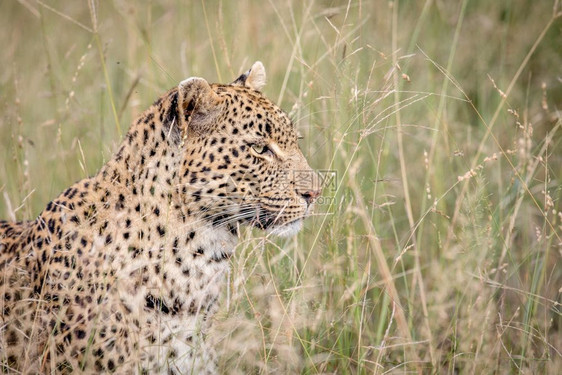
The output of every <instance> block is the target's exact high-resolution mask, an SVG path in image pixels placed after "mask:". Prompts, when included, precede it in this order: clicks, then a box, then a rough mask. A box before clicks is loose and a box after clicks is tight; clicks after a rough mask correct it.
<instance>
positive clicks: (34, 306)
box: [0, 61, 322, 374]
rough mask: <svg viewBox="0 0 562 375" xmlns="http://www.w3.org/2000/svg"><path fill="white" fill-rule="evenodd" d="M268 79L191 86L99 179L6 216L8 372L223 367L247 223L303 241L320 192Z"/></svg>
mask: <svg viewBox="0 0 562 375" xmlns="http://www.w3.org/2000/svg"><path fill="white" fill-rule="evenodd" d="M265 83H266V73H265V68H264V66H263V64H262V63H261V62H259V61H257V62H255V63H254V64H253V65H252V66H251V68H250V69H249V70H247V71H246V72H245V73H243V74H242V75H240V76H239V77H238V78H237V79H235V80H234V81H233V82H231V83H228V84H218V83H209V82H207V80H205V79H203V78H199V77H191V78H188V79H185V80H183V81H181V82H180V83H179V84H178V85H177V86H176V87H174V88H172V89H171V90H169V91H167V92H166V93H165V94H164V95H162V96H161V97H160V98H159V99H157V100H156V101H155V102H154V103H153V104H152V105H151V106H150V107H149V108H148V109H147V110H145V111H144V112H142V114H141V115H140V116H139V117H138V118H137V119H136V120H135V121H133V122H132V124H131V125H130V127H129V129H128V132H127V133H126V135H125V136H124V138H123V140H122V141H121V143H120V144H119V145H118V146H117V147H116V152H115V153H114V154H113V156H112V157H111V158H109V159H108V161H107V162H106V163H105V164H104V165H103V166H102V167H101V168H100V169H99V171H98V172H97V173H96V174H95V175H93V176H92V177H89V178H85V179H82V180H80V181H78V182H76V183H74V184H73V185H72V186H70V187H69V188H67V189H66V190H64V191H63V192H62V193H61V194H60V195H59V196H58V197H56V198H55V199H54V200H52V201H51V202H50V203H48V204H47V205H46V208H45V209H44V210H43V211H42V212H41V213H40V214H39V215H38V217H37V218H36V219H35V220H29V221H19V222H14V221H0V295H1V297H0V298H1V299H0V311H1V314H0V319H1V325H0V372H2V373H60V374H70V373H86V374H99V373H121V374H214V373H216V372H217V371H218V367H217V366H218V365H217V357H218V356H217V351H216V348H214V347H213V345H212V344H211V343H209V342H208V340H207V339H206V337H207V336H208V333H209V329H210V328H211V326H212V321H213V319H214V318H213V316H214V314H215V313H216V312H217V310H218V308H219V301H220V297H221V291H223V289H224V284H225V282H226V277H227V273H228V270H229V268H230V266H231V263H232V260H233V258H232V257H233V256H234V255H235V249H236V246H237V244H238V242H239V240H240V238H241V232H240V230H241V228H246V229H245V230H249V231H250V232H253V229H256V230H257V231H258V232H259V231H264V232H265V233H266V234H267V235H269V234H271V235H274V236H282V237H283V236H293V235H295V234H296V233H297V232H298V231H299V230H300V229H301V227H302V226H303V220H305V218H307V217H308V216H311V212H312V207H313V206H314V203H315V201H317V198H318V197H319V195H321V190H322V189H321V187H320V186H319V184H318V183H317V181H318V179H319V175H318V173H317V172H315V171H314V170H313V169H311V167H310V166H309V164H308V161H307V159H306V158H305V156H304V155H303V152H302V151H301V148H300V147H299V141H298V140H299V133H298V132H297V130H296V127H295V124H294V122H293V121H292V120H291V119H290V116H289V115H288V114H287V113H286V112H285V111H283V110H282V109H281V108H280V107H278V106H277V105H276V104H274V103H273V102H272V101H271V100H270V99H268V98H267V97H266V96H265V95H264V94H263V93H262V88H263V87H264V85H265ZM297 171H298V172H299V173H305V174H307V176H309V177H310V179H309V181H312V183H306V184H303V183H302V182H299V181H297V180H296V179H295V178H291V177H290V175H291V174H293V175H294V174H295V173H296V172H297ZM314 181H316V182H314ZM245 233H247V232H245Z"/></svg>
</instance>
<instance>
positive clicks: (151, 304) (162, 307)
mask: <svg viewBox="0 0 562 375" xmlns="http://www.w3.org/2000/svg"><path fill="white" fill-rule="evenodd" d="M145 302H146V305H145V307H146V308H147V309H151V310H156V311H161V312H163V313H164V314H169V313H170V308H169V307H168V306H166V304H165V303H164V301H162V298H155V297H154V296H153V295H152V294H150V293H149V294H147V295H146V297H145Z"/></svg>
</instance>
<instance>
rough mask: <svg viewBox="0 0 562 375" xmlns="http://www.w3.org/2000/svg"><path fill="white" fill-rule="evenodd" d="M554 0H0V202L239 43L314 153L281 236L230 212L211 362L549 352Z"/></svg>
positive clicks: (545, 363)
mask: <svg viewBox="0 0 562 375" xmlns="http://www.w3.org/2000/svg"><path fill="white" fill-rule="evenodd" d="M561 11H562V8H561V7H560V4H559V2H558V1H546V0H545V1H538V2H530V1H524V0H513V1H502V2H500V1H485V0H471V1H469V0H461V1H430V0H428V1H425V2H422V1H415V2H414V1H359V0H350V1H347V2H346V1H335V0H334V1H316V2H312V1H292V0H289V1H284V2H276V1H269V2H258V1H250V0H242V1H236V2H234V1H185V2H181V1H171V0H170V1H153V2H150V3H146V4H144V3H143V4H142V5H140V4H136V5H132V4H131V3H129V2H125V1H117V0H116V1H113V2H105V1H104V2H101V1H100V2H96V1H89V2H65V1H49V2H47V1H37V2H33V1H28V0H21V1H18V2H15V1H12V2H10V1H3V2H1V3H0V22H1V23H0V24H1V26H0V27H1V29H2V32H0V46H2V52H1V53H0V66H2V70H1V71H0V85H1V87H0V104H1V106H2V116H0V134H1V135H2V137H1V138H0V160H1V161H2V165H3V166H4V168H1V169H0V193H1V194H2V199H1V201H0V213H1V216H2V217H8V218H14V219H15V218H17V219H30V218H33V217H34V216H35V215H37V214H38V213H39V212H40V211H41V209H42V207H43V206H44V205H45V204H46V203H47V202H48V201H49V200H50V199H52V198H53V197H55V196H56V195H57V194H58V193H59V192H60V191H61V190H62V189H64V188H65V187H66V186H68V185H70V184H71V183H72V182H74V181H76V180H78V179H80V178H82V177H85V176H87V175H90V174H93V173H95V171H96V170H97V169H98V168H99V167H100V166H101V164H102V163H103V162H104V161H105V160H107V159H108V158H109V156H110V155H111V153H112V152H113V151H114V150H115V147H116V145H117V144H118V143H119V142H120V136H121V135H122V134H123V133H124V132H126V129H127V126H128V124H129V123H130V121H131V120H132V119H133V118H134V117H135V116H136V115H137V114H138V113H139V112H140V111H142V110H143V109H144V108H146V107H147V106H148V105H149V103H151V102H152V101H153V100H154V99H155V98H156V97H158V96H159V95H160V94H161V93H162V92H164V90H166V89H168V88H170V87H172V86H174V85H176V84H177V83H178V82H179V81H180V80H182V79H184V78H186V77H188V76H192V75H197V76H202V77H206V78H208V79H209V80H212V81H220V82H227V81H229V80H232V79H233V78H234V77H236V76H237V75H238V74H239V73H240V72H242V71H244V70H246V69H247V68H248V67H249V66H250V65H251V63H252V62H253V61H254V60H258V59H259V60H261V61H263V62H264V64H265V66H266V69H267V72H268V86H267V87H266V89H265V93H266V95H268V96H269V97H270V98H272V99H273V100H275V101H277V102H278V104H280V105H281V106H282V107H283V108H285V109H286V111H287V112H289V113H290V115H291V116H292V118H293V119H294V121H295V123H296V124H297V126H298V128H299V130H300V132H301V133H303V135H304V136H305V138H304V140H303V141H302V144H301V147H302V148H303V151H304V153H305V155H307V157H308V159H309V160H310V162H311V164H312V165H313V167H315V168H318V169H323V170H332V171H336V173H337V184H336V185H331V186H330V187H329V188H327V189H325V191H324V198H323V200H322V202H320V203H321V204H319V207H318V209H317V215H316V216H315V217H314V218H313V219H311V220H309V222H308V224H307V225H306V228H305V229H304V230H303V231H302V233H300V234H299V235H298V236H297V237H296V238H294V239H290V240H279V239H275V238H272V237H268V236H266V235H264V234H263V233H260V232H257V231H254V232H253V233H251V231H250V230H248V231H246V232H245V233H244V235H243V239H242V240H241V244H240V246H239V247H238V248H237V256H236V257H235V258H234V259H233V260H232V271H231V273H230V277H229V282H228V288H227V290H226V291H225V296H224V301H223V304H222V310H221V311H220V313H219V314H218V316H217V317H216V322H215V328H214V330H213V332H212V335H211V336H212V337H211V339H212V340H214V341H215V342H216V345H217V346H218V348H219V351H220V352H221V368H222V371H223V372H225V373H230V374H246V373H303V374H317V373H338V374H356V373H357V374H372V373H376V374H382V373H392V372H400V373H403V372H418V373H420V372H421V373H451V374H452V373H459V372H461V373H474V374H480V373H552V374H554V373H559V372H561V371H562V333H561V331H560V330H561V327H562V315H561V312H560V303H562V298H561V295H560V294H561V289H560V288H561V286H562V267H561V266H560V264H561V254H562V239H561V236H562V226H561V223H562V209H561V207H560V199H561V195H562V189H561V188H560V186H561V185H562V183H561V181H560V179H561V177H562V160H561V159H562V152H561V145H560V142H561V141H562V137H561V129H560V127H561V125H562V119H561V115H560V111H559V106H560V103H561V102H562V83H561V80H562V78H561V77H562V71H561V67H562V55H561V54H560V37H561V34H560V28H561V26H562V21H561V18H560V16H561V13H560V12H561Z"/></svg>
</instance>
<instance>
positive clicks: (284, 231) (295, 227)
mask: <svg viewBox="0 0 562 375" xmlns="http://www.w3.org/2000/svg"><path fill="white" fill-rule="evenodd" d="M301 229H302V219H297V220H293V221H291V222H289V223H286V224H281V225H279V226H276V227H272V228H269V229H267V233H269V234H272V235H274V236H279V237H285V238H286V237H292V236H294V235H295V234H297V233H298V232H299V231H300V230H301Z"/></svg>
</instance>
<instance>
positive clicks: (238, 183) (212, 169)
mask: <svg viewBox="0 0 562 375" xmlns="http://www.w3.org/2000/svg"><path fill="white" fill-rule="evenodd" d="M265 79H266V75H265V69H264V67H263V65H262V63H261V62H256V63H255V64H253V66H252V68H251V69H250V70H249V71H247V72H246V73H244V74H242V75H241V76H240V77H238V78H237V79H236V80H235V81H234V82H232V83H230V84H209V83H208V82H207V81H206V80H204V79H203V78H198V77H192V78H189V79H186V80H185V81H183V82H181V83H180V84H179V86H178V95H177V100H178V103H177V108H178V111H179V113H178V115H179V118H180V121H179V128H180V129H181V134H182V136H181V137H182V147H183V155H184V159H183V166H182V170H181V175H180V176H181V177H180V178H181V180H180V187H181V192H182V195H183V197H184V202H185V204H186V205H187V207H188V208H189V210H190V211H191V212H194V211H199V212H200V213H201V214H202V215H203V217H204V218H205V219H206V220H210V221H211V222H212V223H213V225H215V226H220V225H235V224H237V223H241V224H249V225H252V226H255V227H257V228H260V229H263V230H267V231H269V232H271V233H274V234H277V235H282V236H283V235H291V234H293V233H296V232H297V231H298V230H299V229H300V228H301V226H302V221H303V219H304V218H305V217H306V216H308V215H309V214H310V212H311V209H312V205H313V202H314V200H315V198H317V197H318V196H319V195H320V187H319V178H318V175H317V174H316V173H315V172H314V171H313V170H312V169H311V168H310V166H309V165H308V162H307V161H306V159H305V157H304V155H303V153H302V152H301V150H300V148H299V145H298V142H297V138H298V137H297V131H296V129H295V126H294V124H293V123H292V122H291V120H290V119H289V117H288V116H287V114H286V113H285V112H283V111H282V110H281V109H280V108H279V107H278V106H277V105H275V104H274V103H273V102H272V101H270V100H269V99H267V98H266V97H265V96H264V95H263V94H262V93H261V91H260V90H261V89H262V88H263V86H264V84H265Z"/></svg>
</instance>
